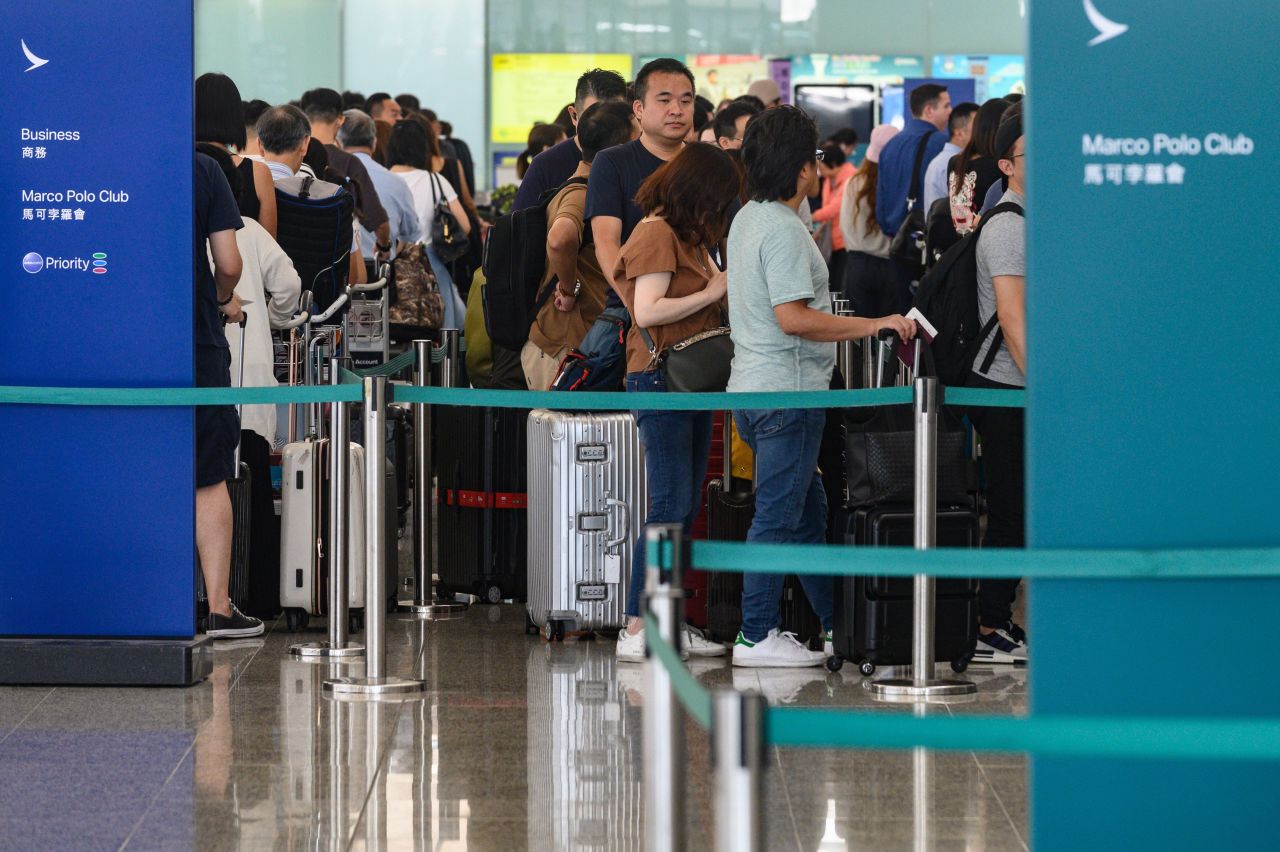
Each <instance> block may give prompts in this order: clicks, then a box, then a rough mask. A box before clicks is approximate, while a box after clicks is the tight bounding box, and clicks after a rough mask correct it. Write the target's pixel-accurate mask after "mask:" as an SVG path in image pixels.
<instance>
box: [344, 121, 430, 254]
mask: <svg viewBox="0 0 1280 852" xmlns="http://www.w3.org/2000/svg"><path fill="white" fill-rule="evenodd" d="M342 117H343V122H342V125H341V126H340V127H339V128H338V144H339V145H341V146H342V150H343V151H346V152H347V153H348V154H351V155H353V156H354V157H355V159H356V160H358V161H359V162H360V163H361V164H362V165H364V167H365V170H366V171H368V173H369V178H370V179H371V180H372V181H373V186H374V189H376V190H377V192H378V197H379V198H380V199H381V200H382V206H383V208H384V209H386V211H387V219H388V222H389V223H390V233H391V237H390V244H389V245H388V244H385V243H384V244H383V245H379V246H377V247H376V249H375V246H374V241H373V235H372V234H371V233H369V232H368V231H366V230H364V228H363V226H361V234H360V246H361V250H362V251H363V252H364V256H365V257H366V258H367V259H369V260H373V259H374V258H375V253H376V254H377V255H378V256H379V257H382V258H385V259H390V258H393V257H395V256H396V254H397V253H398V251H399V249H400V246H402V245H407V244H409V243H416V242H418V241H420V240H421V239H422V227H421V223H419V221H418V214H417V212H415V210H414V206H413V195H412V194H411V193H410V192H409V184H407V183H405V182H404V181H403V180H402V179H401V178H400V177H399V176H397V175H394V174H392V173H391V172H389V171H387V169H385V168H384V167H383V166H382V165H380V164H379V163H378V161H377V160H375V159H373V149H374V148H375V147H376V146H377V144H378V135H377V131H376V129H375V127H374V123H373V119H372V118H370V117H369V116H368V114H367V113H365V112H362V111H361V110H358V109H349V110H347V111H346V112H344V113H343V114H342ZM383 246H386V249H385V252H384V250H383Z"/></svg>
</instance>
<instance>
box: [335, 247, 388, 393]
mask: <svg viewBox="0 0 1280 852" xmlns="http://www.w3.org/2000/svg"><path fill="white" fill-rule="evenodd" d="M389 269H390V267H389V266H388V265H387V264H381V265H380V266H379V267H378V269H377V270H376V273H375V274H377V276H378V278H379V279H380V280H379V281H377V282H372V283H370V284H367V285H358V286H356V287H353V288H351V289H352V291H353V295H352V298H351V307H350V309H349V310H348V311H347V315H346V318H345V324H346V338H345V339H346V344H347V354H348V355H349V356H351V364H352V366H354V367H356V368H357V369H361V370H367V369H369V368H370V367H377V366H379V365H380V364H385V363H387V360H388V359H389V358H390V357H391V324H390V319H389V316H388V314H389V311H390V307H391V297H390V293H391V291H390V288H389V287H388V286H386V283H387V280H388V277H389ZM375 285H380V286H378V288H377V289H378V293H377V295H376V296H374V295H373V294H372V292H370V291H371V289H372V288H374V287H375Z"/></svg>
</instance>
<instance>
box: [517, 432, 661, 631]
mask: <svg viewBox="0 0 1280 852" xmlns="http://www.w3.org/2000/svg"><path fill="white" fill-rule="evenodd" d="M528 439H529V454H528V459H529V461H528V465H529V537H528V542H529V544H528V555H529V559H528V564H529V604H528V606H529V618H530V619H531V620H532V621H533V622H534V624H536V625H537V626H538V627H540V628H542V629H543V632H544V634H545V635H546V636H547V637H548V638H563V635H564V631H565V630H566V629H577V630H599V629H603V628H619V627H622V623H623V612H624V610H625V609H626V594H627V583H628V580H629V578H630V576H631V553H632V547H633V542H634V537H635V536H636V535H637V534H638V533H639V531H640V529H641V528H642V526H643V525H644V513H645V508H646V506H647V505H648V504H647V502H646V491H645V481H644V454H643V450H642V449H641V447H640V435H639V432H638V431H637V430H636V422H635V419H634V418H633V417H632V416H631V415H630V414H629V413H626V412H618V413H610V414H579V413H570V412H560V411H546V410H543V409H538V410H536V411H533V412H531V413H530V414H529V423H528Z"/></svg>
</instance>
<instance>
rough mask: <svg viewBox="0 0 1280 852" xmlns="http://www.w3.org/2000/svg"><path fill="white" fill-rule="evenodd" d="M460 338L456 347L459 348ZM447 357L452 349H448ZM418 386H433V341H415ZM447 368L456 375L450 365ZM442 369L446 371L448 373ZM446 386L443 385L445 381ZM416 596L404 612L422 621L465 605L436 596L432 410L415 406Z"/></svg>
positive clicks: (404, 602)
mask: <svg viewBox="0 0 1280 852" xmlns="http://www.w3.org/2000/svg"><path fill="white" fill-rule="evenodd" d="M456 344H457V342H456V339H455V341H454V345H455V348H456ZM445 352H446V354H447V352H448V349H446V350H445ZM413 353H414V365H415V366H414V374H413V384H414V386H415V387H419V388H425V387H430V386H431V341H430V340H415V341H413ZM444 369H447V370H449V371H450V372H452V370H453V366H452V365H451V364H450V365H448V366H447V367H445V368H444ZM444 369H442V372H444ZM442 384H443V382H442ZM413 449H414V453H413V597H412V598H409V599H406V600H401V601H399V604H400V609H401V611H402V612H406V613H409V614H411V615H414V616H418V617H422V618H440V617H442V616H448V615H457V614H459V613H461V612H462V611H463V610H464V609H466V607H465V605H463V604H461V603H456V602H454V601H446V600H442V599H440V598H438V597H436V593H435V589H436V573H435V567H434V561H435V560H434V559H433V552H432V539H433V533H434V532H435V507H434V505H433V501H434V495H433V494H432V490H433V489H432V487H431V472H432V468H434V467H435V465H434V464H432V459H431V407H430V406H429V405H427V404H426V403H423V402H415V403H414V404H413Z"/></svg>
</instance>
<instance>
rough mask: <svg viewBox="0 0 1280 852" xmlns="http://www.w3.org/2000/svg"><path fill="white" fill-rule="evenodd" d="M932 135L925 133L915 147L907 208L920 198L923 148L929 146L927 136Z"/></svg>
mask: <svg viewBox="0 0 1280 852" xmlns="http://www.w3.org/2000/svg"><path fill="white" fill-rule="evenodd" d="M932 135H933V134H932V133H926V134H925V135H924V136H923V137H922V138H921V139H920V144H919V146H917V147H916V164H915V165H914V166H913V167H912V168H911V189H910V190H908V191H907V209H908V210H910V209H912V208H913V207H915V206H916V202H917V201H919V200H920V166H921V165H923V164H924V149H925V148H928V147H929V137H931V136H932Z"/></svg>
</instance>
